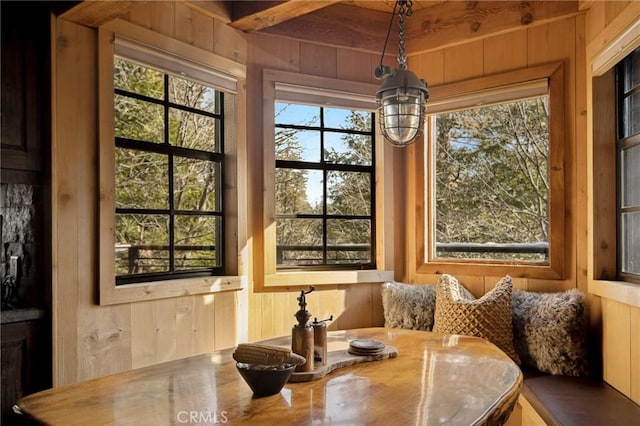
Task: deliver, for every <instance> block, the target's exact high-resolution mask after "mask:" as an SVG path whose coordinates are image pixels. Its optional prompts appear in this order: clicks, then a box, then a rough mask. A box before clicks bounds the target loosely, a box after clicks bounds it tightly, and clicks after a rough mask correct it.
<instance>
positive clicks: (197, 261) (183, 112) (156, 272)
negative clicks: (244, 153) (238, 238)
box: [114, 57, 224, 284]
mask: <svg viewBox="0 0 640 426" xmlns="http://www.w3.org/2000/svg"><path fill="white" fill-rule="evenodd" d="M114 87H115V99H114V126H115V136H116V139H115V143H116V149H115V156H116V170H115V204H116V211H115V214H116V221H115V222H116V226H115V234H116V246H115V251H116V260H115V261H116V276H117V283H118V284H124V283H130V282H138V281H147V280H149V278H153V279H168V278H172V277H176V276H185V275H187V276H188V275H189V274H190V275H193V274H194V273H195V274H203V273H204V274H208V275H211V274H212V273H216V272H221V271H222V265H223V257H222V251H221V250H220V247H221V241H222V230H223V223H222V222H223V220H224V217H223V214H222V201H223V200H222V163H223V146H222V145H223V144H222V141H223V131H224V129H223V125H222V123H223V114H224V112H223V107H222V106H223V102H222V96H223V94H222V93H221V92H219V91H217V90H216V89H214V88H212V87H208V86H206V85H203V84H201V83H199V82H196V81H192V80H189V79H185V78H181V77H177V76H174V75H172V74H168V73H164V72H162V71H158V70H156V69H153V68H151V67H148V66H144V65H141V64H139V63H137V62H132V61H129V60H126V59H123V58H119V57H116V58H115V59H114Z"/></svg>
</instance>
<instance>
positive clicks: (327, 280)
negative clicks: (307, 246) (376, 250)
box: [264, 269, 394, 287]
mask: <svg viewBox="0 0 640 426" xmlns="http://www.w3.org/2000/svg"><path fill="white" fill-rule="evenodd" d="M393 277H394V272H393V271H382V270H377V269H366V270H360V269H358V270H352V271H348V270H347V271H295V272H278V273H275V274H268V275H265V277H264V286H265V287H283V286H285V287H290V286H299V285H302V286H304V285H314V286H322V285H338V284H360V283H376V282H384V281H392V280H393Z"/></svg>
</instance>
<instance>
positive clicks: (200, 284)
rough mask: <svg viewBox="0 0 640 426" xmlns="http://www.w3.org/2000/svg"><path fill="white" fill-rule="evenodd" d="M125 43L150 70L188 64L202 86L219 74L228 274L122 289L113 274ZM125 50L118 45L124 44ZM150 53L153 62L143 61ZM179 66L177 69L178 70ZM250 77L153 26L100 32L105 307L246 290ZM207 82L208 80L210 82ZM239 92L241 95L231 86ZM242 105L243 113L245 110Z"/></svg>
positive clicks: (101, 298)
mask: <svg viewBox="0 0 640 426" xmlns="http://www.w3.org/2000/svg"><path fill="white" fill-rule="evenodd" d="M117 42H118V43H122V44H121V46H123V49H125V50H126V49H133V51H135V50H137V53H129V54H128V55H126V56H127V57H129V58H131V57H132V55H140V56H136V57H133V58H132V59H134V60H135V59H137V60H139V61H141V62H143V63H148V64H149V66H152V67H159V68H160V69H161V70H164V71H174V69H175V67H180V66H184V71H176V72H178V73H180V72H185V74H186V76H187V78H193V79H194V80H196V81H198V80H200V81H203V79H202V78H199V77H200V76H202V75H204V74H209V75H213V76H214V77H213V78H214V80H215V83H216V84H214V86H215V87H216V88H218V89H220V90H222V91H224V92H225V95H226V96H224V97H223V98H224V102H225V105H224V108H225V111H226V114H225V117H224V119H225V122H224V128H225V134H224V142H223V146H224V148H225V152H224V155H225V157H228V159H229V160H228V161H226V160H225V162H224V170H223V175H224V176H225V187H224V189H223V197H224V200H225V202H224V207H223V208H224V215H225V224H224V226H225V232H224V242H223V244H224V249H223V250H224V252H225V253H226V254H225V255H224V259H225V270H224V273H223V275H206V276H198V277H182V278H176V279H169V280H161V281H147V282H139V283H132V284H121V285H116V275H115V251H114V247H115V232H114V230H115V188H114V184H115V131H114V125H113V123H114V121H113V120H114V113H113V108H114V93H115V92H114V84H113V62H114V55H115V54H116V43H117ZM119 47H120V45H119ZM145 55H149V56H148V58H150V59H151V60H145V58H146V57H145ZM159 61H166V66H159V65H157V63H158V62H159ZM172 67H173V68H172ZM245 79H246V68H245V66H244V65H242V64H239V63H237V62H234V61H232V60H229V59H227V58H224V57H221V56H218V55H215V54H213V53H211V52H208V51H205V50H202V49H199V48H197V47H194V46H192V45H189V44H186V43H183V42H180V41H177V40H175V39H171V38H169V37H167V36H164V35H161V34H158V33H156V32H153V31H151V30H149V29H146V28H142V27H138V26H137V25H134V24H131V23H129V22H126V21H123V20H120V19H116V20H114V21H111V22H109V23H107V24H105V25H103V26H102V27H100V29H99V31H98V99H99V100H98V102H99V104H98V127H99V135H98V156H99V158H98V160H99V162H98V168H99V191H100V194H99V205H98V216H99V217H98V221H99V234H100V241H99V243H98V256H99V258H98V264H99V292H98V303H99V304H100V305H112V304H119V303H129V302H135V301H144V300H156V299H162V298H168V297H177V296H185V295H191V294H207V293H214V292H218V291H226V290H239V289H242V288H243V281H244V280H243V279H242V276H241V273H242V272H243V271H241V270H240V268H241V265H240V264H239V262H238V253H239V244H240V242H239V241H238V237H239V235H240V234H244V233H241V232H238V230H239V224H242V223H246V208H244V209H243V208H241V206H240V204H239V203H240V199H239V197H238V191H239V188H238V172H239V168H240V166H239V164H238V154H237V152H238V149H239V146H242V145H244V144H246V142H245V141H244V140H241V139H239V138H240V137H241V135H243V133H242V132H239V131H238V130H237V129H240V128H243V126H244V125H245V118H244V117H246V111H244V108H245V103H244V102H239V101H238V100H237V99H236V98H238V97H239V96H240V95H241V94H242V93H239V92H241V91H242V90H243V86H244V81H245ZM204 81H205V82H206V81H208V80H204ZM234 87H237V92H234V91H233V88H234ZM241 108H242V109H241Z"/></svg>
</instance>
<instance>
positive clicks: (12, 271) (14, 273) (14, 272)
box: [9, 256, 20, 280]
mask: <svg viewBox="0 0 640 426" xmlns="http://www.w3.org/2000/svg"><path fill="white" fill-rule="evenodd" d="M19 262H20V257H18V256H11V258H10V259H9V276H11V277H12V278H13V279H14V280H17V279H18V264H19Z"/></svg>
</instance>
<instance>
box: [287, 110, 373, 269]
mask: <svg viewBox="0 0 640 426" xmlns="http://www.w3.org/2000/svg"><path fill="white" fill-rule="evenodd" d="M317 122H319V120H318V117H310V118H309V123H308V125H309V126H311V125H312V124H311V123H317ZM342 128H343V129H349V130H357V131H367V130H369V129H370V128H371V114H370V113H363V112H359V111H350V112H349V114H348V115H347V117H346V118H345V120H344V122H343V123H342ZM327 135H328V132H326V133H325V143H327V142H326V138H327V137H328V136H327ZM337 135H338V137H337V139H339V141H340V143H339V146H333V147H332V148H325V152H324V153H323V155H324V160H325V162H327V163H333V164H345V165H371V164H372V149H373V142H372V140H371V136H366V135H362V134H352V133H346V132H345V133H338V134H337ZM334 139H335V138H334ZM275 142H276V143H275V149H276V158H278V159H286V160H290V161H303V151H304V149H303V147H302V145H301V142H300V140H299V138H298V131H297V130H296V129H288V128H277V130H276V140H275ZM307 148H308V147H307ZM320 173H321V172H320V171H317V170H309V169H290V168H277V169H276V212H277V214H279V215H280V217H279V218H278V220H277V227H276V235H277V246H278V247H284V246H318V247H320V246H321V245H322V244H323V232H322V219H303V218H295V215H297V214H303V213H306V214H318V215H320V214H322V211H323V206H322V203H321V202H320V203H315V204H312V203H311V202H310V200H309V196H308V194H309V193H310V191H311V187H310V185H315V186H318V185H319V181H320V177H319V176H320ZM312 177H313V178H312ZM326 188H327V189H326V191H327V195H326V199H327V206H326V209H327V214H328V215H329V216H331V215H346V216H360V215H364V216H367V215H370V214H371V175H370V174H369V173H366V172H357V171H328V172H327V182H326ZM317 190H318V188H315V191H317ZM285 215H287V216H288V217H284V216H285ZM371 232H372V227H371V221H370V220H368V219H367V220H362V219H329V220H328V221H327V241H326V243H327V244H329V245H335V244H337V245H342V246H344V248H347V247H348V246H350V245H354V244H364V245H365V246H366V245H370V244H371ZM365 248H366V247H365ZM369 250H370V249H369V248H366V250H365V251H360V252H357V251H350V250H333V251H331V252H330V253H329V254H328V255H329V259H328V262H329V263H354V262H355V263H361V262H362V261H363V260H362V259H363V256H364V262H369V261H371V259H369V253H370V252H369ZM286 258H287V259H288V260H285V263H293V264H319V263H322V251H321V250H317V251H313V252H310V251H304V250H299V251H296V250H289V251H287V252H286Z"/></svg>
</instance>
